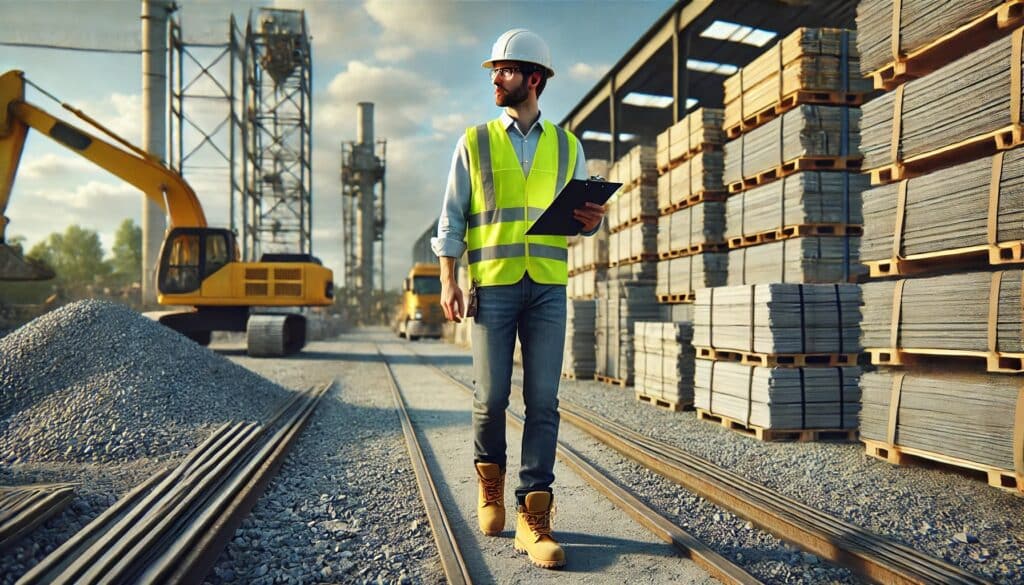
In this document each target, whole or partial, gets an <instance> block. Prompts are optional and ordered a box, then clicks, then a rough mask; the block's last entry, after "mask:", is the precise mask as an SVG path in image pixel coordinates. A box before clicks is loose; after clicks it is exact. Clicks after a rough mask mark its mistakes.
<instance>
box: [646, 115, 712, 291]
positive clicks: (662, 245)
mask: <svg viewBox="0 0 1024 585" xmlns="http://www.w3.org/2000/svg"><path fill="white" fill-rule="evenodd" d="M723 117H724V111H723V110H720V109H714V108H699V109H697V110H694V111H693V112H691V113H690V114H689V115H688V116H686V117H685V118H683V119H682V120H680V121H679V122H678V123H676V124H675V125H673V126H671V127H670V128H668V129H667V130H666V131H665V132H663V133H661V134H660V135H659V136H658V144H659V157H660V158H659V164H658V171H659V172H660V173H661V176H660V177H659V178H658V207H659V210H660V212H661V217H660V218H659V219H658V242H657V251H658V258H659V259H660V260H659V262H658V265H657V283H658V286H657V290H656V292H657V295H658V300H659V301H660V302H662V303H666V304H677V303H692V302H693V295H694V291H695V290H696V289H697V288H702V287H706V286H719V285H722V284H724V283H725V269H726V260H727V256H726V255H725V254H724V253H720V251H722V250H724V249H725V241H724V229H725V208H724V206H723V205H722V201H723V200H724V198H725V186H724V185H723V184H722V170H723V168H724V167H723V157H722V145H723V143H724V140H725V135H724V132H723V130H722V119H723ZM684 138H685V140H684Z"/></svg>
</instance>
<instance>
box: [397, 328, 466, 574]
mask: <svg viewBox="0 0 1024 585" xmlns="http://www.w3.org/2000/svg"><path fill="white" fill-rule="evenodd" d="M377 355H379V356H380V358H381V360H382V361H383V362H384V371H385V372H386V373H387V379H388V383H389V385H390V386H391V397H392V398H393V399H394V402H395V408H396V409H397V411H398V418H399V420H401V422H402V434H403V435H404V436H405V446H406V448H407V449H408V450H409V457H410V459H411V460H412V468H413V471H414V472H415V474H416V485H417V486H418V487H419V491H420V498H421V499H422V500H423V506H424V508H425V510H426V513H427V521H429V522H430V528H431V529H432V532H433V533H434V542H435V543H436V544H437V552H438V555H439V556H440V558H441V567H442V569H443V570H444V574H445V577H446V579H447V581H448V583H449V584H450V585H471V584H472V583H473V578H472V576H470V574H469V567H468V566H467V565H466V559H465V558H464V557H463V556H462V550H461V549H460V548H459V541H458V539H456V537H455V531H454V530H453V529H452V524H451V521H450V520H448V515H447V514H446V513H445V511H444V504H442V502H441V496H440V494H438V493H437V484H435V483H434V477H433V475H432V474H431V473H430V467H429V466H428V465H427V459H426V457H425V456H424V455H423V449H422V448H421V447H420V442H419V438H418V437H417V436H416V429H415V428H414V427H413V425H412V420H411V419H410V418H409V411H408V410H407V408H406V403H405V398H404V397H403V396H402V389H401V386H400V385H399V383H398V378H397V377H396V376H395V372H394V371H393V370H392V369H391V364H390V363H389V362H388V359H387V357H386V356H385V355H384V352H382V351H381V350H380V346H379V345H378V346H377Z"/></svg>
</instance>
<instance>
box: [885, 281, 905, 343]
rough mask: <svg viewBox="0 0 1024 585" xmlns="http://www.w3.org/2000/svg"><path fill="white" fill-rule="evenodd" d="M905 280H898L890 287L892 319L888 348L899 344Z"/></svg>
mask: <svg viewBox="0 0 1024 585" xmlns="http://www.w3.org/2000/svg"><path fill="white" fill-rule="evenodd" d="M906 283H907V281H906V280H899V281H897V282H896V286H894V287H893V288H892V317H891V319H892V321H891V322H890V323H889V348H890V349H893V350H895V349H896V348H897V347H899V345H900V319H902V318H903V285H904V284H906Z"/></svg>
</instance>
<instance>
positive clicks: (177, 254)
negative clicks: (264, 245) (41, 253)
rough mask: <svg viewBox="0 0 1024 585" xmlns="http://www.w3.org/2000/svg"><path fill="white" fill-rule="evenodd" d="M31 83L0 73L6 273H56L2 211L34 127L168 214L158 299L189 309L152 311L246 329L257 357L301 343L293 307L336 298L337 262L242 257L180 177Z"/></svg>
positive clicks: (196, 336)
mask: <svg viewBox="0 0 1024 585" xmlns="http://www.w3.org/2000/svg"><path fill="white" fill-rule="evenodd" d="M25 84H26V80H25V76H24V73H22V72H21V71H9V72H7V73H5V74H3V75H2V76H0V280H32V279H46V278H52V277H53V274H52V273H51V272H49V271H48V270H47V269H46V268H45V267H43V266H40V265H38V264H36V263H33V262H31V261H28V260H26V259H25V258H23V257H22V256H20V255H19V254H18V253H17V251H16V250H15V249H14V248H13V247H12V246H9V245H7V244H6V243H5V240H4V232H5V230H6V227H7V218H6V217H4V212H5V211H6V209H7V203H8V201H9V200H10V197H11V191H12V189H13V186H14V178H15V174H16V172H17V169H18V162H19V161H20V159H21V153H22V149H23V147H24V145H25V138H26V136H27V135H28V131H29V128H32V129H34V130H36V131H37V132H39V133H40V134H43V135H44V136H47V137H49V138H51V139H53V140H54V141H55V142H57V143H58V144H60V145H62V146H64V147H66V148H68V149H70V150H71V151H73V152H75V153H77V154H79V155H81V156H83V157H85V158H86V159H88V160H90V161H92V162H93V163H95V164H96V165H97V166H99V167H102V168H103V169H106V170H107V171H109V172H110V173H112V174H114V175H116V176H117V177H119V178H121V179H122V180H124V181H126V182H128V183H130V184H131V185H134V186H135V187H138V188H139V189H140V190H141V191H142V192H143V193H145V195H146V197H148V198H149V199H150V200H152V201H154V202H156V203H157V204H158V205H160V207H161V208H162V209H163V210H164V211H165V213H166V214H167V233H166V235H165V237H164V241H163V245H162V247H161V250H160V264H159V266H158V268H157V277H156V278H157V283H156V284H157V291H158V295H157V302H159V303H160V304H161V305H171V306H176V307H181V306H188V307H191V309H188V310H171V311H160V312H158V313H154V314H152V315H151V316H152V317H154V318H156V319H157V320H159V322H160V323H163V324H164V325H166V326H168V327H170V328H172V329H174V330H176V331H178V332H180V333H182V334H183V335H185V336H187V337H189V338H190V339H192V340H194V341H196V342H197V343H199V344H201V345H206V344H208V343H209V342H210V335H211V333H212V332H213V331H244V332H245V333H246V341H247V348H248V353H249V355H253V356H277V355H285V354H289V353H294V352H297V351H299V350H300V349H302V347H303V346H304V345H305V342H306V319H305V316H304V315H302V314H301V313H298V312H296V311H295V309H296V308H298V307H312V306H326V305H330V304H331V303H332V302H333V297H334V289H333V287H334V280H333V274H332V272H331V270H330V269H329V268H326V267H324V266H322V265H321V264H320V262H319V260H317V259H316V258H314V257H313V256H311V255H308V254H279V255H270V254H265V255H264V256H263V257H262V258H261V261H260V262H242V261H241V260H240V258H239V253H238V246H237V243H236V240H235V234H234V233H233V232H232V231H231V230H228V229H224V228H211V227H208V226H207V224H206V216H205V215H204V213H203V207H202V205H201V204H200V203H199V198H198V197H196V194H195V192H194V191H193V190H192V188H191V187H190V186H189V185H188V183H186V182H185V179H184V178H182V176H181V175H179V174H178V173H176V172H174V171H173V170H172V169H170V168H168V167H167V166H166V165H164V164H163V162H161V161H160V160H159V159H157V158H155V157H153V156H151V155H149V154H148V153H146V152H145V151H143V150H142V149H140V148H138V147H136V146H133V145H132V144H130V143H129V142H127V141H126V140H124V139H123V138H121V137H119V136H117V135H116V134H114V133H113V132H111V131H110V130H108V129H106V128H103V126H101V125H100V124H99V123H97V122H95V121H94V120H92V119H91V118H89V117H88V116H87V115H86V114H84V113H82V112H80V111H78V110H76V109H74V108H72V107H70V106H68V105H66V104H64V108H66V109H68V110H69V111H71V112H72V113H74V114H75V115H76V116H78V117H80V118H82V119H83V120H85V121H87V122H89V123H90V124H92V125H93V126H95V127H96V128H98V129H100V130H101V131H103V132H104V133H106V134H107V135H108V136H109V137H110V138H112V139H114V140H115V141H117V142H118V143H119V144H120V145H121V146H120V147H119V146H115V145H113V144H111V143H109V142H107V141H105V140H103V139H101V138H99V137H98V136H96V135H93V134H89V133H88V132H84V131H82V130H80V129H78V128H76V127H74V126H72V125H71V124H68V123H66V122H63V121H61V120H59V119H57V118H55V117H54V116H52V115H51V114H48V113H47V112H46V111H44V110H42V109H41V108H39V107H37V106H34V105H32V104H30V103H28V102H26V101H25ZM101 211H102V210H96V212H97V213H99V212H101Z"/></svg>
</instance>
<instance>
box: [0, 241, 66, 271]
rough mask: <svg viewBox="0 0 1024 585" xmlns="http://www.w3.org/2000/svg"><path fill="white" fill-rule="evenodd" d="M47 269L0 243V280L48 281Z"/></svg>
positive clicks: (16, 250)
mask: <svg viewBox="0 0 1024 585" xmlns="http://www.w3.org/2000/svg"><path fill="white" fill-rule="evenodd" d="M54 276H56V275H55V274H54V273H53V270H50V268H49V267H47V266H46V265H44V264H42V263H41V262H37V261H35V260H32V259H30V258H25V257H24V256H22V255H21V253H20V252H19V250H18V249H17V248H14V247H11V246H8V245H7V244H3V243H0V280H50V279H51V278H53V277H54Z"/></svg>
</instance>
